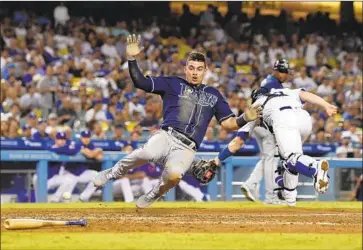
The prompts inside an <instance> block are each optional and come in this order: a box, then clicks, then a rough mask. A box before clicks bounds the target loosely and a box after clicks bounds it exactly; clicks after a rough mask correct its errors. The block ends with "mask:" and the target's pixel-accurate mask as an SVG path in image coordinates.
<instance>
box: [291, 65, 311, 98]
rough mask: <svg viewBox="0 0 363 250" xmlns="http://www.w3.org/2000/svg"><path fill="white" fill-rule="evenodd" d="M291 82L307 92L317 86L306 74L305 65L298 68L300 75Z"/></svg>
mask: <svg viewBox="0 0 363 250" xmlns="http://www.w3.org/2000/svg"><path fill="white" fill-rule="evenodd" d="M293 83H294V85H295V87H296V88H303V89H305V90H306V91H309V92H313V91H315V90H316V88H317V84H316V83H315V81H314V80H313V79H311V78H310V77H308V76H307V75H306V68H305V67H301V68H300V75H299V77H297V78H295V79H294V82H293Z"/></svg>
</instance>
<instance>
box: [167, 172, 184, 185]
mask: <svg viewBox="0 0 363 250" xmlns="http://www.w3.org/2000/svg"><path fill="white" fill-rule="evenodd" d="M182 177H183V172H182V171H180V170H178V169H177V168H168V169H166V171H165V172H164V175H163V177H162V178H163V181H164V183H166V184H168V185H171V186H176V185H178V184H179V182H180V180H181V178H182Z"/></svg>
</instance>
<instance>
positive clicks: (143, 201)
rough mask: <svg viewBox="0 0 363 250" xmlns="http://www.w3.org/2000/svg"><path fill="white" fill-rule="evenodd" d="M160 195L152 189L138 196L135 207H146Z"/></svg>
mask: <svg viewBox="0 0 363 250" xmlns="http://www.w3.org/2000/svg"><path fill="white" fill-rule="evenodd" d="M160 197H161V195H159V194H157V193H155V192H154V190H153V189H152V190H151V191H150V192H149V193H147V194H144V195H142V196H140V197H139V199H137V201H136V208H147V207H149V206H150V205H151V204H153V203H154V202H155V201H157V200H158V199H159V198H160Z"/></svg>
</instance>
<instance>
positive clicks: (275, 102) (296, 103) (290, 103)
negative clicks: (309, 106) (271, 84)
mask: <svg viewBox="0 0 363 250" xmlns="http://www.w3.org/2000/svg"><path fill="white" fill-rule="evenodd" d="M301 91H304V90H303V89H271V91H270V93H271V94H277V95H278V94H281V96H279V97H274V98H271V99H270V100H269V101H268V102H267V103H266V104H265V106H264V108H263V120H264V121H265V122H266V123H267V124H268V125H270V126H272V114H273V112H276V111H280V109H281V108H284V107H290V108H291V109H301V108H302V106H303V103H302V101H301V99H300V92H301ZM267 98H268V97H267V96H261V97H260V98H258V99H257V100H256V102H255V103H254V105H257V104H261V105H262V104H264V102H265V101H266V99H267Z"/></svg>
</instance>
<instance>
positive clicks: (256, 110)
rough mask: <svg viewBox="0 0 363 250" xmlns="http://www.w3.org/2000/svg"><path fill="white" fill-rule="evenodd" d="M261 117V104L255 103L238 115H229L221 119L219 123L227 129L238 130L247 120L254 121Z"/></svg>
mask: <svg viewBox="0 0 363 250" xmlns="http://www.w3.org/2000/svg"><path fill="white" fill-rule="evenodd" d="M261 117H262V107H261V105H260V104H259V105H256V106H252V107H250V108H248V109H247V110H246V112H245V113H243V114H242V115H241V116H239V117H230V118H228V119H226V120H224V121H222V123H221V125H222V127H223V128H224V129H226V130H228V131H233V130H238V129H240V128H242V127H243V126H245V125H246V124H247V123H248V122H251V121H254V120H256V119H258V118H261Z"/></svg>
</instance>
